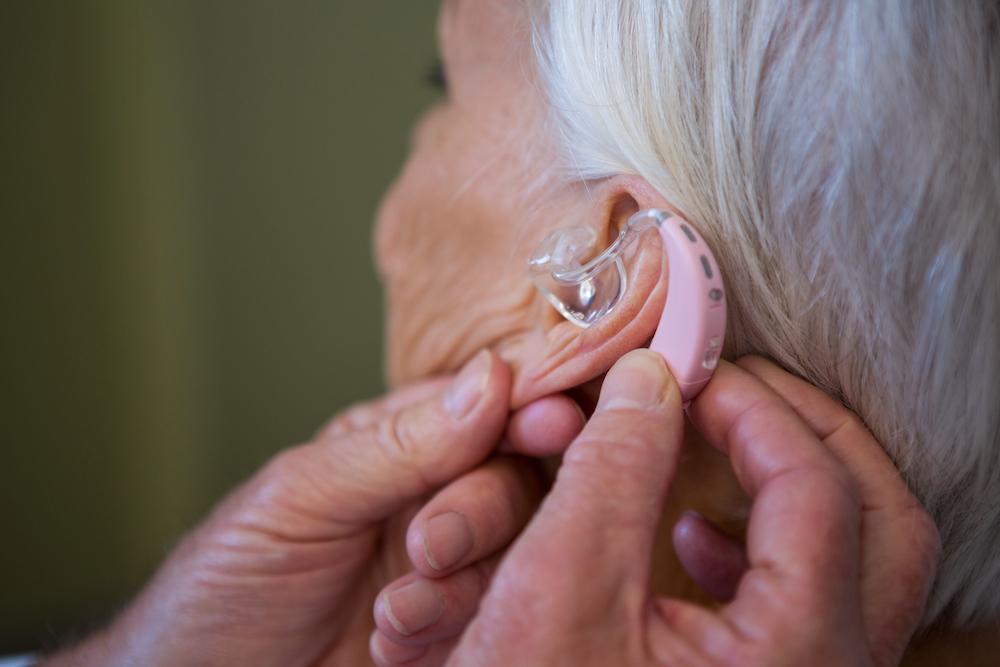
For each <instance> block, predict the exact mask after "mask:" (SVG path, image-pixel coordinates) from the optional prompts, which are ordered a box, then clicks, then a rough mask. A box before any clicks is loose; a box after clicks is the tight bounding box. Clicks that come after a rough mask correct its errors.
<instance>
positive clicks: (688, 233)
mask: <svg viewBox="0 0 1000 667" xmlns="http://www.w3.org/2000/svg"><path fill="white" fill-rule="evenodd" d="M681 231H682V232H684V236H686V237H688V241H690V242H691V243H697V242H698V237H696V236H695V235H694V232H692V231H691V228H690V227H688V226H687V225H684V224H682V225H681Z"/></svg>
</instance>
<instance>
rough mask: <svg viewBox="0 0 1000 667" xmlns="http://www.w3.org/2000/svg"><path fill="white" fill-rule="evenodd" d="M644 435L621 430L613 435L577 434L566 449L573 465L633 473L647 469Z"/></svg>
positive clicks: (648, 453) (646, 446) (647, 461)
mask: <svg viewBox="0 0 1000 667" xmlns="http://www.w3.org/2000/svg"><path fill="white" fill-rule="evenodd" d="M650 448H651V447H650V443H649V438H648V436H644V435H642V434H639V433H635V432H631V431H623V432H622V433H621V434H619V435H618V436H617V437H614V438H612V437H608V436H607V435H604V434H595V435H589V436H588V435H585V436H581V437H580V438H579V439H578V440H577V442H576V443H574V445H573V447H572V448H571V449H570V450H569V451H568V452H567V453H566V458H567V459H568V460H569V462H570V463H572V464H573V465H574V466H578V467H581V468H588V469H596V470H605V471H612V472H616V471H619V472H625V473H629V474H632V473H635V472H641V471H644V470H646V469H647V467H648V464H649V459H650Z"/></svg>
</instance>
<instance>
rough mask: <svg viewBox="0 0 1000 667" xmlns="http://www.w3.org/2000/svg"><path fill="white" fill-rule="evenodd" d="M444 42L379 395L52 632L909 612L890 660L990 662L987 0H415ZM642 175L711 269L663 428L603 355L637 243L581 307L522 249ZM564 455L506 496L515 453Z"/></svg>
mask: <svg viewBox="0 0 1000 667" xmlns="http://www.w3.org/2000/svg"><path fill="white" fill-rule="evenodd" d="M440 43H441V53H442V61H443V72H444V73H445V75H446V76H445V77H443V79H446V80H447V99H446V100H445V101H443V102H442V103H441V104H440V105H438V106H437V107H435V108H434V109H432V110H431V111H429V112H428V113H427V115H426V116H425V117H424V118H423V119H422V120H421V121H420V123H419V125H418V127H417V129H416V130H415V132H414V136H413V151H412V155H411V157H410V160H409V162H408V163H407V165H406V167H405V169H404V171H403V173H402V175H401V177H400V178H399V180H398V182H397V183H396V184H395V185H394V187H393V188H392V190H391V191H390V192H389V194H388V195H387V196H386V199H385V201H384V204H383V206H382V208H381V211H380V214H379V220H378V225H377V231H376V255H377V262H378V267H379V270H380V272H381V274H382V275H383V277H384V280H385V282H386V285H387V290H388V322H389V323H388V357H389V358H388V368H389V376H390V380H391V384H392V385H393V386H394V387H395V388H396V390H395V391H394V393H392V394H390V395H389V396H388V397H386V398H384V399H382V400H380V401H377V402H375V403H372V404H369V405H365V406H361V407H359V408H355V409H353V410H351V411H348V412H347V413H345V414H344V415H342V416H341V417H339V418H337V419H335V420H334V421H333V422H331V424H330V425H329V426H327V427H326V428H324V429H323V430H322V431H321V432H320V433H319V434H318V435H317V437H316V439H315V440H314V441H313V442H312V443H310V444H307V445H304V446H302V447H298V448H295V449H292V450H289V451H288V452H285V453H283V454H281V455H280V456H278V457H277V458H276V459H275V460H273V461H272V462H271V463H270V464H269V465H268V466H267V467H266V468H265V469H264V470H262V471H261V472H260V473H258V475H256V476H255V477H254V478H253V479H251V480H250V481H248V482H247V483H246V484H245V485H244V486H243V487H241V488H240V489H238V490H237V491H235V492H234V493H233V494H232V495H231V496H230V497H229V498H228V499H227V500H225V501H224V502H223V503H222V504H221V505H220V506H219V507H218V508H217V509H216V511H215V512H214V513H213V514H212V515H211V516H210V517H209V518H208V519H207V520H206V521H205V522H204V523H203V525H201V526H200V527H199V528H198V529H196V530H195V531H194V532H193V533H192V534H191V535H190V536H189V537H188V538H187V539H186V540H185V541H184V542H183V543H182V544H181V545H180V546H179V547H178V548H177V549H176V551H175V552H174V553H173V554H172V555H171V557H170V558H169V559H168V560H167V562H166V563H165V564H164V565H163V567H162V568H161V570H160V571H159V572H158V574H157V575H156V577H155V578H154V580H153V581H152V582H151V583H150V584H149V586H147V588H146V589H145V591H144V592H143V593H142V594H141V595H140V596H139V598H138V599H137V600H136V601H135V602H133V603H132V604H131V605H130V606H129V607H128V608H127V609H126V610H125V611H124V612H123V613H122V615H121V616H120V617H119V618H118V619H117V620H116V621H115V622H114V623H113V624H112V625H111V626H110V627H109V628H107V629H106V630H104V631H102V632H100V633H98V634H96V635H95V636H93V637H91V638H89V639H88V640H86V641H84V642H82V643H81V644H80V645H78V646H76V647H73V648H70V649H67V650H66V651H64V652H63V653H61V654H57V655H54V656H52V657H51V658H50V660H51V664H89V663H93V664H185V665H187V664H240V665H251V664H267V665H299V664H302V665H306V664H324V665H335V664H337V665H339V664H351V665H353V664H360V663H362V662H364V661H367V660H368V657H367V656H368V652H369V650H370V651H371V655H372V658H373V659H374V660H375V661H376V662H377V663H378V664H379V665H391V664H408V665H420V666H424V665H436V664H443V663H444V662H446V661H448V660H451V661H452V662H453V663H454V664H474V665H494V664H495V665H528V664H573V665H582V664H599V665H608V664H636V665H645V664H656V665H716V664H718V665H735V664H738V665H773V664H794V665H802V664H808V665H820V664H831V665H833V664H836V665H891V664H897V663H898V662H899V660H900V659H901V657H902V656H903V653H904V650H905V648H906V646H907V644H908V642H909V641H910V638H911V636H912V634H913V633H914V631H915V630H916V629H917V628H918V626H920V625H921V624H923V625H924V626H930V625H935V626H937V627H938V628H941V630H940V631H939V636H938V637H937V639H936V640H935V643H931V644H925V645H924V646H923V647H922V648H918V649H917V650H914V651H912V652H911V654H910V655H909V656H908V657H907V661H908V664H910V661H912V664H921V663H927V664H931V663H930V661H931V660H936V661H938V662H934V663H933V664H940V660H943V659H942V658H941V657H940V656H942V655H948V656H954V657H956V658H960V659H963V660H965V662H964V663H963V664H974V662H973V658H974V657H975V656H992V657H995V655H996V653H995V651H996V650H997V648H998V647H1000V642H998V641H997V639H996V636H995V635H993V634H991V632H990V631H988V630H986V631H980V632H978V633H970V632H968V631H969V629H971V628H974V627H978V626H981V625H985V624H988V623H992V622H994V621H995V619H996V618H997V616H998V615H1000V557H998V556H997V554H1000V409H998V405H1000V395H998V394H1000V383H998V382H997V379H996V378H997V377H998V376H1000V345H998V342H1000V340H998V338H1000V337H998V327H1000V279H998V276H997V260H998V259H1000V257H998V254H1000V224H998V213H997V211H998V210H1000V121H998V119H1000V6H998V5H997V4H996V3H995V2H986V1H985V0H969V1H968V2H951V3H938V2H930V1H929V0H928V1H915V0H886V1H885V2H879V3H820V2H816V3H799V2H795V3H791V2H788V3H785V2H780V1H778V0H776V1H775V2H749V1H748V2H739V3H731V4H730V3H714V2H704V3H703V2H686V1H682V0H628V1H621V2H604V1H597V0H592V1H586V0H585V1H573V0H528V1H525V0H521V1H518V0H490V1H488V2H482V1H478V0H446V1H445V2H444V5H443V7H442V10H441V17H440ZM648 208H663V209H668V210H671V211H673V212H675V213H677V214H679V215H682V216H683V217H684V218H685V219H686V220H687V221H689V222H690V224H691V225H692V226H693V227H695V228H697V229H698V230H699V231H700V232H701V233H702V235H703V236H704V237H705V238H706V239H707V240H708V241H709V243H710V244H711V246H712V247H713V249H714V251H715V254H716V256H717V257H718V261H719V265H720V269H721V272H722V273H723V275H724V277H725V281H726V283H727V286H728V308H729V330H728V336H727V348H726V355H725V356H726V357H727V358H729V359H740V360H739V361H738V362H737V363H735V364H731V363H726V362H723V363H722V364H721V365H720V367H719V368H718V370H717V371H716V374H715V376H714V378H713V379H712V381H711V383H710V384H709V385H708V387H707V388H706V389H705V390H704V391H703V392H702V394H701V395H699V396H698V397H697V398H696V399H695V401H694V402H692V404H691V405H690V407H689V409H688V410H687V416H688V417H689V423H690V425H691V426H692V427H693V428H692V429H690V430H689V431H688V432H687V435H686V436H685V434H684V430H683V425H684V418H683V417H684V413H683V412H682V411H681V407H680V398H679V394H678V391H677V388H676V385H675V384H674V383H673V381H672V379H671V377H670V375H669V373H668V372H667V369H666V367H665V365H664V363H663V361H662V360H661V359H660V358H659V357H658V356H657V355H655V354H654V353H651V352H648V351H643V350H639V351H632V350H637V349H638V348H642V347H644V346H645V344H646V343H647V342H648V340H649V339H650V337H651V336H652V334H653V332H654V330H655V328H656V326H657V324H658V323H659V322H660V317H661V313H662V310H663V303H664V295H665V293H666V292H667V290H668V289H669V287H670V286H669V285H667V273H666V271H665V260H664V254H663V251H662V248H661V247H660V244H659V242H658V240H657V239H655V238H650V236H651V235H646V237H643V238H642V240H641V242H640V244H639V247H638V248H637V250H636V252H634V253H633V255H632V256H631V257H630V259H629V261H628V263H627V273H628V282H627V289H626V291H625V293H624V294H623V295H622V300H621V303H620V304H619V305H618V306H617V307H616V308H615V309H614V310H613V311H612V312H610V313H609V314H608V315H607V316H606V317H605V318H604V319H602V320H601V321H600V322H599V323H597V324H596V325H594V326H592V327H590V328H587V329H581V328H578V327H576V326H574V325H573V324H571V323H569V322H565V321H563V320H562V319H561V318H560V316H559V315H558V313H556V312H555V311H554V310H552V309H551V308H550V307H549V306H548V305H547V303H546V301H545V300H544V299H543V298H542V297H541V296H540V295H539V294H537V293H536V291H535V290H534V288H533V287H532V284H531V282H530V280H529V279H528V276H527V272H526V260H527V258H528V257H529V256H530V255H531V254H532V252H533V250H534V248H535V247H536V246H537V244H538V243H539V241H540V240H541V239H542V238H543V237H544V236H545V235H546V234H547V233H548V232H550V231H551V230H553V229H555V228H557V227H563V226H566V225H567V224H572V225H582V226H586V227H588V228H590V229H591V230H592V231H593V232H594V233H595V234H596V236H597V237H598V238H601V239H604V240H609V239H610V238H612V237H613V236H614V234H615V232H616V230H617V229H618V228H619V227H620V226H621V225H622V224H623V223H624V221H625V220H627V219H628V218H629V216H630V215H631V214H632V213H634V212H636V211H638V210H642V209H648ZM664 317H665V322H666V324H667V325H669V326H677V327H683V326H684V325H685V323H684V322H683V321H676V319H677V318H674V319H671V313H670V312H666V313H665V314H664ZM484 349H486V350H489V351H482V350H484ZM751 353H753V354H756V355H760V356H758V357H754V358H746V357H745V356H744V355H747V354H751ZM761 357H767V358H769V359H770V360H771V361H764V359H762V358H761ZM619 360H620V361H619ZM466 362H467V363H466ZM616 362H617V363H616ZM463 366H464V368H463ZM459 368H462V371H461V372H460V373H459V374H458V375H457V377H455V378H450V379H449V378H443V377H439V376H442V375H447V374H450V373H452V372H453V371H455V370H457V369H459ZM428 378H433V379H428ZM602 380H603V384H602ZM578 406H579V407H578ZM581 407H582V411H581V409H580V408H581ZM848 409H850V410H851V411H853V412H849V411H848ZM585 413H586V414H588V415H592V416H590V419H589V421H588V422H587V424H586V425H584V423H583V422H584V419H585V416H584V414H585ZM855 415H856V416H855ZM581 430H582V432H581ZM682 441H683V445H682ZM498 446H499V448H500V451H502V452H507V454H508V455H492V456H491V454H493V452H495V450H496V448H497V447H498ZM567 447H568V449H567ZM563 450H565V451H566V454H565V457H564V459H563V461H562V465H561V468H560V470H559V473H558V476H557V477H556V479H555V482H554V484H553V486H552V488H551V490H550V491H549V492H548V494H547V496H546V499H545V502H544V503H543V504H542V506H541V508H540V509H539V510H538V511H537V513H536V512H535V507H536V505H537V503H538V499H539V497H540V495H541V494H542V492H543V487H544V486H545V485H544V484H543V483H540V481H539V478H538V476H537V475H536V472H535V470H534V468H533V467H532V466H531V465H529V464H528V463H527V459H526V457H525V456H523V455H530V456H543V455H550V454H555V453H559V452H562V451H563ZM720 452H721V454H722V455H720ZM511 453H519V454H520V455H521V456H513V455H509V454H511ZM725 455H728V456H725ZM886 455H888V456H886ZM432 491H433V492H434V494H433V496H431V497H430V499H429V500H427V498H428V497H429V495H430V492H432ZM668 492H669V493H668ZM668 496H669V498H668ZM665 498H668V502H667V510H666V517H667V521H666V523H667V524H668V528H667V532H668V533H669V532H670V528H669V526H670V525H672V526H673V544H672V545H671V544H670V543H669V541H664V540H661V539H658V536H659V537H662V536H663V534H664V531H663V530H662V529H660V528H658V523H659V519H660V515H661V510H662V508H663V501H664V499H665ZM421 501H425V502H426V504H424V505H423V507H422V508H421V507H420V505H419V504H416V505H415V504H414V503H419V502H421ZM681 509H695V510H697V511H698V512H699V513H698V514H694V513H690V512H688V513H685V514H683V515H682V516H680V518H679V520H678V516H679V510H681ZM925 510H926V511H925ZM744 523H746V526H745V533H744ZM718 524H722V527H723V528H725V531H723V530H722V529H720V528H719V527H718ZM737 538H739V539H737ZM744 539H745V546H744ZM508 545H510V546H509V549H507V547H508ZM505 549H507V550H506V553H504V550H505ZM685 571H686V573H687V574H686V575H685V574H683V573H684V572H685ZM688 576H689V577H690V578H688ZM932 580H933V585H932V584H931V581H932ZM651 582H652V586H651ZM692 582H695V583H697V584H698V585H699V587H695V586H694V585H693V584H692ZM651 587H652V588H653V589H655V591H656V592H655V593H653V592H651ZM699 588H700V590H699ZM380 591H382V592H381V594H379V592H380ZM712 598H714V599H715V600H718V601H721V603H723V604H720V602H714V603H713V602H710V600H711V599H712ZM694 601H700V602H701V603H702V604H696V603H695V602H694ZM373 605H374V621H372V620H371V618H372V607H373ZM994 632H995V631H994Z"/></svg>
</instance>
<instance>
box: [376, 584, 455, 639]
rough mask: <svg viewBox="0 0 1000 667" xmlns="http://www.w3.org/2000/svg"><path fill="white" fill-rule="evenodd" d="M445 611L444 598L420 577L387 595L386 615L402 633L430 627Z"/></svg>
mask: <svg viewBox="0 0 1000 667" xmlns="http://www.w3.org/2000/svg"><path fill="white" fill-rule="evenodd" d="M443 613H444V600H442V599H441V596H440V595H438V592H437V590H436V589H435V588H434V586H433V585H431V584H430V583H429V582H427V581H424V580H422V579H418V580H416V581H414V582H413V583H411V584H407V585H406V586H403V587H402V588H398V589H396V590H394V591H392V592H391V593H388V594H387V595H386V596H385V616H386V618H388V619H389V622H390V623H392V627H394V628H396V632H398V633H399V634H401V635H412V634H413V633H415V632H420V631H421V630H423V629H424V628H426V627H429V626H430V625H431V624H433V623H434V622H435V621H437V620H438V619H439V618H441V615H442V614H443Z"/></svg>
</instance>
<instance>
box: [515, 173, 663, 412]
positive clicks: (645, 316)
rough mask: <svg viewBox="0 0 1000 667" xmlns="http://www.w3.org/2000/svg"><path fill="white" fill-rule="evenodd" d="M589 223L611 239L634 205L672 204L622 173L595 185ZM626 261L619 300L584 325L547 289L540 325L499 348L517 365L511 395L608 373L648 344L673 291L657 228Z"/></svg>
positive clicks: (521, 401)
mask: <svg viewBox="0 0 1000 667" xmlns="http://www.w3.org/2000/svg"><path fill="white" fill-rule="evenodd" d="M591 192H592V197H591V200H592V203H591V204H589V205H588V207H587V209H586V212H585V216H586V219H585V220H583V221H582V223H583V224H586V225H587V226H589V227H591V228H592V229H595V230H596V231H597V232H598V234H597V237H598V238H599V239H602V242H604V243H605V244H606V243H607V242H610V240H611V239H613V238H614V237H615V236H616V235H617V233H618V230H619V229H620V228H621V227H622V225H624V224H625V223H626V221H627V220H628V218H629V217H630V216H631V215H632V214H633V213H635V212H637V211H640V210H644V209H649V208H661V209H670V208H671V207H670V206H669V204H668V203H667V202H666V201H665V200H664V198H663V197H662V196H661V195H660V194H659V193H657V192H656V191H655V190H654V189H653V188H652V187H651V186H650V185H649V183H647V182H646V181H645V180H644V179H642V178H639V177H637V176H616V177H613V178H610V179H608V180H606V181H603V182H601V183H600V184H599V185H598V186H597V188H594V189H592V191H591ZM636 245H637V246H638V247H637V248H635V249H634V251H633V252H632V253H631V256H630V257H629V259H628V260H627V261H626V272H627V276H628V281H627V288H626V290H625V293H624V294H623V295H622V297H621V299H620V301H619V302H618V305H617V306H615V308H614V309H613V310H611V312H609V313H608V314H607V315H605V316H604V317H603V318H602V319H601V320H600V321H599V322H597V323H595V324H593V325H592V326H590V327H589V328H586V329H583V328H580V327H578V326H576V325H575V324H572V323H571V322H568V321H566V320H565V319H563V318H562V317H561V316H560V315H559V314H558V313H557V312H556V311H555V309H554V308H552V307H551V306H550V305H549V304H548V303H547V302H546V301H545V299H544V298H543V297H541V295H539V296H538V302H539V313H540V318H539V326H538V327H536V329H535V330H532V331H530V332H525V333H524V334H523V335H521V336H519V337H518V338H516V339H514V340H512V341H510V342H509V344H508V345H505V346H504V348H503V349H501V350H500V353H501V355H502V356H503V357H504V358H505V359H506V360H507V361H508V362H509V363H510V364H511V366H512V367H513V370H514V385H513V388H512V395H511V403H512V407H513V408H518V407H521V406H523V405H525V404H527V403H530V402H531V401H533V400H536V399H538V398H540V397H542V396H546V395H548V394H554V393H557V392H563V391H567V390H569V389H572V388H574V387H578V386H580V385H582V384H584V383H586V382H588V381H590V380H593V379H594V378H597V377H600V376H601V375H603V374H604V373H606V372H607V371H608V370H609V369H610V368H611V366H612V365H614V363H615V362H616V361H617V360H618V359H619V358H620V357H622V356H623V355H624V354H625V353H626V352H628V351H629V350H633V349H636V348H639V347H642V346H644V345H646V344H647V343H648V342H649V340H650V339H651V338H652V337H653V333H654V332H655V331H656V327H657V325H658V324H659V322H660V315H661V313H662V311H663V303H664V301H665V300H666V295H667V271H666V267H667V265H666V255H665V253H664V252H663V248H662V244H661V242H660V238H659V235H657V234H643V235H642V236H641V237H640V239H639V242H638V243H637V244H636Z"/></svg>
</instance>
